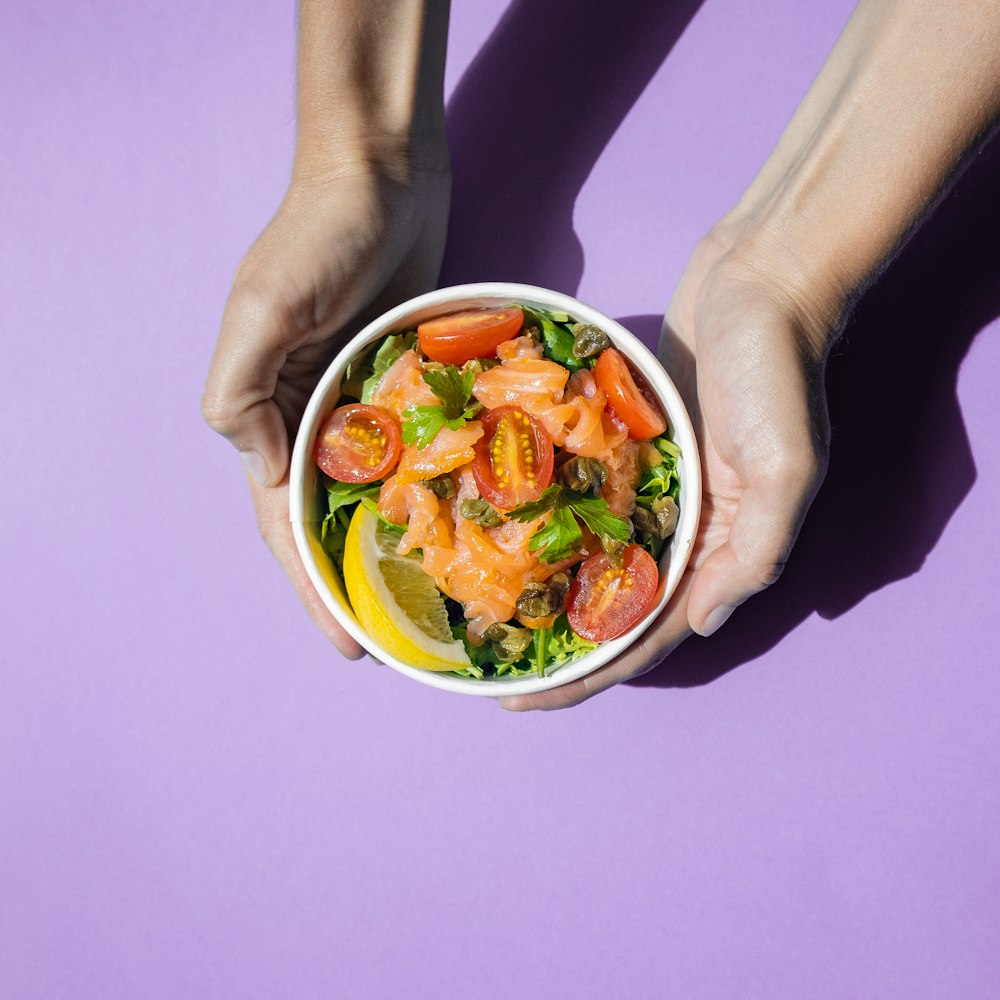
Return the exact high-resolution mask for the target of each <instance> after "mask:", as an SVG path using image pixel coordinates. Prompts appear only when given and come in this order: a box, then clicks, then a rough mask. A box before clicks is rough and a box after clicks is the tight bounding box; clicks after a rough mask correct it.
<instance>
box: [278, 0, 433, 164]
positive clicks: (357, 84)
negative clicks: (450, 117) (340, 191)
mask: <svg viewBox="0 0 1000 1000" xmlns="http://www.w3.org/2000/svg"><path fill="white" fill-rule="evenodd" d="M448 8H449V4H448V0H301V4H300V13H299V43H298V44H299V60H298V65H299V73H298V97H297V103H298V132H297V140H296V154H295V172H296V174H297V175H308V174H312V173H316V172H321V173H327V172H329V171H330V170H335V171H345V172H350V171H353V170H356V169H366V168H368V167H371V166H377V167H378V168H379V169H382V170H384V171H387V172H388V173H389V174H390V175H393V176H395V177H396V178H397V179H399V180H401V181H406V180H407V179H408V177H409V173H410V171H411V170H413V169H423V168H429V169H441V168H443V167H444V166H445V164H446V152H445V139H444V102H443V88H444V61H445V48H446V42H447V31H448Z"/></svg>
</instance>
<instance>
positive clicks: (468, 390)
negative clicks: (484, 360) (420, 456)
mask: <svg viewBox="0 0 1000 1000" xmlns="http://www.w3.org/2000/svg"><path fill="white" fill-rule="evenodd" d="M422 377H423V380H424V381H425V382H426V383H427V384H428V385H429V386H430V387H431V391H432V392H433V393H434V395H435V396H437V398H438V399H440V400H441V403H440V404H439V405H437V406H427V405H425V404H420V405H416V406H408V407H407V408H406V409H405V410H404V411H403V443H404V444H415V445H416V446H417V448H418V449H421V448H426V447H427V446H428V445H429V444H430V443H431V441H433V440H434V438H435V437H436V435H437V432H438V431H439V430H441V428H442V427H447V428H449V429H450V430H453V431H457V430H458V429H459V428H460V427H463V426H464V425H465V422H466V421H467V420H472V419H473V417H475V416H476V414H477V412H478V407H477V406H476V405H473V406H470V405H469V401H470V400H471V399H472V386H473V383H474V382H475V381H476V373H475V372H474V371H472V369H469V370H467V371H465V372H461V371H459V369H458V368H456V367H455V366H454V365H448V366H447V367H445V368H442V369H440V370H439V371H430V372H424V374H423V376H422Z"/></svg>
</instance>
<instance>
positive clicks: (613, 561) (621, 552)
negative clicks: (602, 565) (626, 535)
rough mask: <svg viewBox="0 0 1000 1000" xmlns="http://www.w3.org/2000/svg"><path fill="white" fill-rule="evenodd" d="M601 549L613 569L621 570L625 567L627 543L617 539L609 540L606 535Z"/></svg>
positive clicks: (602, 539)
mask: <svg viewBox="0 0 1000 1000" xmlns="http://www.w3.org/2000/svg"><path fill="white" fill-rule="evenodd" d="M601 548H602V549H604V554H605V555H606V556H607V557H608V564H609V565H610V566H611V567H612V568H613V569H621V568H622V566H624V565H625V543H624V542H620V541H618V539H617V538H609V537H608V536H607V535H604V536H603V537H602V538H601Z"/></svg>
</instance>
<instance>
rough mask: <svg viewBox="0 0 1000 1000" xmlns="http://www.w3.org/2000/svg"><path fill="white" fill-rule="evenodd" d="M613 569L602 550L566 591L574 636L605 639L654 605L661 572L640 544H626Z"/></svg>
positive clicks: (639, 618) (586, 562) (626, 629)
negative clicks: (617, 566)
mask: <svg viewBox="0 0 1000 1000" xmlns="http://www.w3.org/2000/svg"><path fill="white" fill-rule="evenodd" d="M622 557H623V559H622V565H621V568H620V569H615V568H614V567H613V566H612V565H611V563H609V562H608V557H607V556H606V555H605V554H604V553H603V552H598V553H597V554H596V555H592V556H590V558H589V559H587V560H585V561H584V562H583V564H582V565H581V566H580V569H579V571H578V572H577V574H576V579H575V580H574V581H573V586H572V587H571V588H570V591H569V607H568V608H567V609H566V617H567V618H569V624H570V627H571V628H572V629H573V631H574V632H576V634H577V635H579V636H583V638H584V639H590V640H591V641H592V642H607V640H608V639H616V638H617V637H618V636H620V635H621V634H622V633H624V632H627V631H628V630H629V629H630V628H631V627H632V626H633V625H635V624H636V623H637V622H639V621H641V620H642V619H643V618H644V617H645V615H646V613H647V612H648V611H649V609H650V607H651V606H652V604H653V598H654V597H655V596H656V586H657V584H658V583H659V580H660V574H659V572H658V571H657V569H656V563H655V562H654V561H653V557H652V556H651V555H650V554H649V553H648V552H647V551H646V550H645V549H644V548H642V546H640V545H626V546H625V551H624V552H623V553H622Z"/></svg>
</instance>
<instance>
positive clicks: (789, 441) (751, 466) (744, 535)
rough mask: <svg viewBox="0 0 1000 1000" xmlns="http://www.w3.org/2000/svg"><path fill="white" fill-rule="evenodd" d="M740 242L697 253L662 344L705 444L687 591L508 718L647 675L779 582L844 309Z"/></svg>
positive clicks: (814, 473)
mask: <svg viewBox="0 0 1000 1000" xmlns="http://www.w3.org/2000/svg"><path fill="white" fill-rule="evenodd" d="M735 238H737V237H734V235H732V234H727V231H726V227H725V226H724V225H721V224H720V227H718V228H717V230H716V231H715V232H713V233H712V234H711V235H710V236H709V237H707V238H706V239H705V240H704V241H703V242H702V243H701V244H699V246H698V248H697V249H696V250H695V253H694V254H693V256H692V258H691V260H690V261H689V263H688V267H687V269H686V271H685V273H684V275H683V277H682V278H681V281H680V283H679V285H678V286H677V289H676V291H675V292H674V296H673V298H672V300H671V302H670V306H669V308H668V310H667V315H666V323H665V328H664V336H663V339H662V342H661V350H660V353H661V358H662V360H663V363H664V366H665V367H666V369H667V371H668V372H669V373H670V375H671V377H672V378H673V379H674V381H675V382H676V383H677V385H678V388H679V389H680V391H681V394H682V396H683V397H684V400H685V404H686V405H687V407H688V410H689V412H690V414H691V417H692V420H693V421H694V423H695V428H696V431H697V433H698V438H699V443H700V446H701V468H702V476H703V491H704V492H703V498H702V508H701V521H700V525H699V529H698V537H697V540H696V542H695V547H694V549H693V552H692V555H691V561H690V563H689V565H688V567H687V570H686V571H685V573H684V576H683V577H682V579H681V583H680V585H679V587H678V589H677V591H676V593H675V594H674V596H673V598H672V599H671V601H670V603H669V605H668V606H667V608H666V609H665V610H664V611H663V613H661V614H660V616H659V617H658V618H657V620H656V621H655V622H654V624H653V625H652V626H651V627H650V628H649V630H648V631H647V632H645V633H644V635H643V636H642V637H641V638H640V639H639V640H637V642H636V643H635V645H634V646H633V647H632V648H631V649H630V650H629V651H628V652H627V653H624V654H623V655H621V656H620V657H618V658H617V659H616V660H614V661H612V662H611V663H609V664H607V665H606V666H605V667H602V668H601V669H600V670H598V671H595V672H594V673H593V674H591V675H589V676H587V677H584V678H582V679H580V680H578V681H574V682H573V683H571V684H567V685H564V686H563V687H559V688H554V689H553V690H552V691H548V692H545V693H544V694H539V695H527V696H514V697H510V698H502V699H501V704H502V705H503V707H504V708H507V709H511V710H514V711H523V710H528V709H536V708H538V709H552V708H565V707H568V706H570V705H575V704H578V703H579V702H581V701H584V700H585V699H587V698H589V697H591V695H594V694H596V693H597V692H599V691H603V690H604V689H606V688H608V687H611V686H612V685H614V684H617V683H619V682H621V681H624V680H628V679H630V678H632V677H636V676H638V675H639V674H642V673H645V672H646V671H647V670H650V669H652V668H653V667H654V666H656V665H657V664H658V663H660V662H661V661H662V660H663V659H664V658H665V657H666V656H667V655H668V654H669V653H670V652H671V651H672V650H673V649H674V648H675V647H676V646H677V645H678V644H679V643H680V642H681V641H682V640H683V639H685V638H686V637H687V636H688V635H690V634H691V632H692V631H694V632H697V633H699V634H700V635H703V636H707V635H711V634H712V633H713V632H714V631H715V630H716V629H718V628H719V627H720V626H721V625H722V624H723V623H724V622H725V621H726V619H727V618H728V617H729V615H730V614H731V613H732V611H733V610H734V608H736V607H737V606H738V605H740V604H742V603H743V601H745V600H746V599H747V598H748V597H750V596H751V595H752V594H755V593H757V592H758V591H760V590H763V589H764V588H765V587H767V586H769V585H770V584H772V583H774V581H775V580H777V578H778V576H779V575H780V573H781V570H782V568H783V566H784V564H785V560H786V559H787V558H788V554H789V551H790V550H791V548H792V544H793V543H794V541H795V538H796V536H797V534H798V531H799V527H800V525H801V523H802V520H803V518H804V516H805V513H806V511H807V509H808V507H809V504H810V503H811V502H812V499H813V496H814V495H815V493H816V491H817V489H818V488H819V484H820V482H821V481H822V478H823V475H824V473H825V470H826V462H827V450H828V437H829V431H828V425H827V417H826V402H825V391H824V388H823V359H824V357H825V350H826V344H827V342H828V339H827V335H828V333H829V331H830V330H831V328H832V326H833V325H834V321H833V319H832V317H834V316H835V315H837V314H839V308H837V307H836V306H835V305H834V304H833V296H832V295H827V294H826V293H825V292H824V293H823V294H822V295H821V294H819V293H820V289H809V290H803V291H802V292H801V293H796V292H795V291H794V288H793V285H792V283H791V282H789V281H788V276H787V275H782V274H781V273H778V272H777V271H776V270H772V269H769V268H768V266H767V262H766V260H763V259H760V258H758V257H755V256H754V255H753V254H751V253H747V252H745V251H743V250H741V249H739V247H738V246H737V245H736V244H735V243H734V239H735ZM828 301H829V302H830V305H829V306H827V305H825V303H826V302H828ZM821 303H822V304H821Z"/></svg>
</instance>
